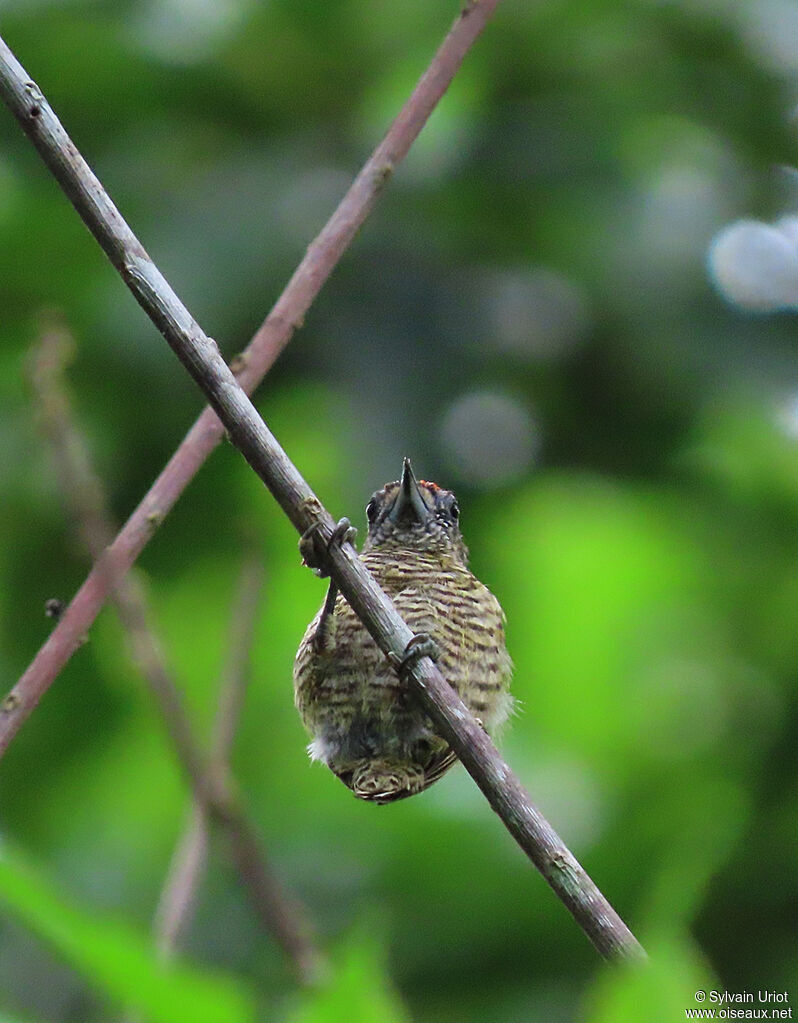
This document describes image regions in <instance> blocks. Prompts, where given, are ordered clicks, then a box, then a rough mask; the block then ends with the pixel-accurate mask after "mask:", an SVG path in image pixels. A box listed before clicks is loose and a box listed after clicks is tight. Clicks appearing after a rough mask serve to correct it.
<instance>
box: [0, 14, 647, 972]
mask: <svg viewBox="0 0 798 1023" xmlns="http://www.w3.org/2000/svg"><path fill="white" fill-rule="evenodd" d="M496 2H497V0H492V2H488V0H483V2H481V0H475V2H473V3H470V4H469V5H468V6H467V7H466V8H465V9H464V10H463V12H462V13H461V15H460V18H459V19H458V22H457V24H456V26H455V27H457V26H458V25H460V26H462V25H468V24H469V23H471V24H472V25H477V24H478V25H479V27H481V24H482V23H483V22H484V20H485V18H486V17H487V15H488V13H490V12H491V11H492V9H493V7H495V5H496ZM0 92H1V93H2V95H3V98H4V99H5V101H6V103H7V104H8V106H9V107H10V109H11V110H12V112H13V113H14V115H15V116H16V117H17V119H18V120H19V122H20V124H21V125H22V127H23V129H24V130H25V132H26V133H27V134H28V135H29V137H30V138H31V140H32V141H33V143H34V145H35V146H36V148H37V149H38V150H39V152H40V154H41V155H42V157H43V159H44V161H45V163H46V164H47V166H48V167H49V168H50V169H51V171H52V172H53V174H54V176H55V177H56V179H57V180H58V181H59V183H61V185H62V187H63V189H64V191H65V192H66V194H67V195H68V196H69V198H70V199H71V201H72V203H73V205H74V206H75V208H76V209H77V210H78V212H79V213H80V215H81V216H82V217H83V219H84V221H85V223H86V224H87V226H88V227H89V229H90V230H91V231H92V233H94V234H95V236H96V237H97V239H98V241H99V242H100V244H101V245H102V247H103V249H104V250H105V251H106V253H107V254H108V256H109V258H110V259H111V261H112V263H113V264H114V266H116V267H117V269H118V270H119V272H120V274H121V276H122V278H123V280H124V281H125V283H126V284H127V285H128V287H129V288H130V290H131V292H132V293H133V295H134V296H135V297H136V299H137V301H138V302H139V304H140V305H141V306H142V308H143V309H144V310H145V312H146V313H147V314H148V316H149V317H150V319H151V320H152V321H153V323H154V324H155V326H156V327H157V328H158V329H159V330H160V331H161V333H162V334H163V335H164V337H165V339H166V340H167V342H168V343H169V345H170V346H171V347H172V349H173V351H174V352H175V354H176V355H177V356H178V358H179V359H180V360H181V362H183V364H184V365H185V367H186V369H187V370H188V371H189V373H190V374H191V375H192V377H193V378H194V380H195V381H196V382H197V384H198V385H199V386H200V388H201V389H202V390H203V392H204V393H205V395H206V397H207V399H208V401H209V402H210V404H211V405H212V406H213V408H214V409H215V411H216V414H217V415H218V416H219V418H220V420H221V421H222V423H223V424H224V426H225V428H226V429H227V431H228V434H229V436H230V439H231V440H232V442H233V443H234V444H235V446H236V447H238V448H239V450H240V451H241V452H242V454H243V455H244V457H245V458H246V459H247V461H248V462H249V463H250V465H251V466H252V468H253V469H254V470H255V471H256V472H257V473H258V475H259V476H260V477H261V479H262V480H263V482H264V483H265V484H266V486H267V487H268V488H269V490H270V491H271V493H272V495H273V496H274V498H275V499H276V500H277V502H278V503H279V504H280V506H281V508H282V509H283V511H284V512H285V514H286V515H287V517H288V518H289V519H290V521H291V522H292V523H293V524H294V526H295V527H296V528H297V530H298V531H300V532H303V533H304V532H306V531H307V530H309V529H315V530H316V531H317V532H318V534H319V536H320V538H321V539H322V540H323V541H325V542H326V541H329V539H330V538H331V536H332V532H333V529H334V523H333V519H332V517H331V515H330V513H329V512H328V511H327V510H326V509H325V508H324V507H323V505H322V504H321V502H320V501H319V499H318V498H317V497H316V495H315V494H314V493H313V491H312V490H311V489H310V487H309V486H308V484H307V483H306V482H305V480H304V479H303V478H302V476H301V475H300V473H299V471H298V470H297V468H296V467H295V466H294V465H293V463H292V462H291V461H290V459H289V458H288V456H287V454H286V453H285V452H284V451H283V449H282V448H281V447H280V445H279V444H278V443H277V441H276V440H275V438H274V436H273V435H272V434H271V432H270V431H269V429H268V427H267V426H266V424H265V423H264V422H263V420H262V419H261V418H260V416H259V415H258V412H257V410H256V409H255V407H254V406H253V404H252V402H251V401H250V400H249V398H248V397H247V396H246V394H245V393H244V391H243V390H242V389H241V387H240V386H239V385H238V383H237V381H236V379H235V377H234V375H233V373H232V372H231V371H230V369H229V367H228V366H227V365H226V363H225V362H224V360H223V359H222V357H221V355H220V353H219V350H218V348H217V346H216V344H215V342H214V341H212V340H211V338H209V337H208V336H207V335H206V334H205V333H204V332H203V331H202V329H201V328H200V327H199V325H198V324H197V323H196V322H195V321H194V319H193V318H192V316H191V315H190V313H189V312H188V310H187V309H186V308H185V306H184V305H183V304H182V303H181V302H180V300H179V299H178V297H177V295H175V293H174V292H173V291H172V289H171V287H170V286H169V284H168V283H167V282H166V280H165V279H164V278H163V276H162V275H161V273H160V271H159V270H158V269H157V267H156V266H155V265H154V263H153V262H152V260H151V259H150V258H149V256H148V255H147V253H146V252H145V250H144V248H143V247H142V245H141V243H140V242H139V240H138V239H137V238H136V236H135V235H134V234H133V232H132V231H131V229H130V227H129V226H128V225H127V223H126V222H125V221H124V220H123V218H122V216H121V214H120V213H119V211H118V210H117V209H116V207H115V206H114V205H113V203H112V202H111V200H110V198H109V197H108V195H107V194H106V193H105V191H104V190H103V188H102V186H101V184H100V182H99V181H98V180H97V178H96V177H95V176H94V174H93V173H92V172H91V170H90V168H89V167H88V165H87V164H86V162H85V161H84V160H83V158H82V157H81V156H80V154H79V153H78V151H77V149H76V148H75V146H74V144H73V143H72V141H71V140H70V139H69V137H68V136H67V134H66V132H65V131H64V129H63V127H62V125H61V123H60V122H59V121H58V119H57V117H56V116H55V114H54V113H53V111H52V109H51V108H50V106H49V104H48V103H47V101H46V100H45V98H44V96H43V95H42V93H41V91H40V90H39V89H38V87H37V86H35V85H34V84H33V83H31V82H30V80H29V78H28V76H27V74H26V73H25V71H24V69H23V68H22V67H21V66H20V65H19V63H18V62H17V60H16V58H15V57H14V56H13V54H11V52H10V51H9V50H8V48H7V47H6V46H5V44H0ZM326 567H327V568H328V570H329V574H330V576H331V578H332V579H333V580H334V582H335V583H336V584H337V585H338V588H339V589H340V590H341V592H342V593H343V594H344V596H345V598H346V599H347V600H348V602H349V603H350V605H351V606H352V608H353V609H354V611H355V613H356V614H357V615H358V617H359V618H360V619H361V621H362V622H363V624H364V625H365V626H366V628H367V629H368V631H369V632H370V633H371V635H372V637H373V638H374V640H375V641H376V642H377V644H378V645H379V647H380V649H381V650H382V651H383V652H384V653H385V654H386V655H389V656H390V657H391V658H392V659H393V660H396V661H401V659H402V657H403V654H404V652H405V649H406V648H407V645H408V643H409V642H410V640H411V638H412V636H413V633H412V632H411V630H410V628H409V627H408V625H407V624H406V622H404V621H403V619H402V618H401V617H400V615H399V614H398V612H397V610H396V608H395V607H394V605H393V603H392V602H391V600H390V599H389V597H388V596H387V595H386V594H385V593H383V592H382V590H380V588H379V586H378V585H377V583H376V582H375V580H374V578H373V577H372V576H371V575H370V573H369V572H368V570H367V569H366V567H365V565H364V564H363V562H362V561H360V559H359V558H358V556H357V553H356V552H355V550H354V548H353V547H352V546H351V544H349V543H347V542H344V543H342V544H334V545H332V546H331V547H330V550H329V554H328V556H327V565H326ZM405 677H406V678H407V679H408V680H409V681H410V682H411V684H412V688H413V690H414V691H415V693H416V694H417V696H418V697H419V698H420V699H421V701H422V703H423V706H424V708H425V710H426V711H427V712H428V713H429V715H430V717H431V718H432V719H433V721H434V722H435V724H436V726H437V728H438V729H439V730H440V732H441V734H442V735H443V737H444V738H445V739H446V740H447V741H448V742H449V743H450V745H451V746H452V748H453V749H454V751H455V753H457V755H458V756H459V757H460V759H461V760H462V762H463V764H464V765H465V767H466V769H467V770H468V771H469V773H470V774H471V775H472V777H473V778H474V780H475V781H476V782H477V784H478V785H479V787H480V788H481V789H482V791H483V793H484V794H485V796H486V797H487V799H488V801H489V802H490V804H491V806H492V807H493V809H494V810H495V811H496V812H497V814H498V815H499V816H500V817H501V819H502V821H503V822H504V824H505V825H506V827H507V828H508V830H509V831H510V833H511V834H512V835H513V837H514V838H515V839H516V841H517V842H518V844H519V845H520V846H521V848H522V849H523V850H524V851H525V852H526V853H527V855H528V856H529V857H530V859H531V860H532V861H533V863H534V864H535V865H536V866H537V867H538V869H539V870H540V871H541V873H542V874H543V876H544V877H545V878H546V880H547V881H548V883H549V885H550V886H551V887H552V889H553V890H554V891H555V892H556V894H557V895H558V896H559V898H560V899H561V900H562V901H563V903H564V904H565V905H566V906H567V907H568V909H569V910H570V911H571V913H572V914H573V916H574V918H575V919H576V921H577V922H578V923H579V925H580V926H581V927H582V929H583V930H584V931H585V933H586V934H587V936H588V937H589V938H590V939H591V941H592V942H593V943H594V945H595V946H596V948H597V949H598V950H599V951H600V952H601V953H602V954H603V955H605V956H606V957H608V958H616V957H626V958H641V957H643V956H644V953H643V951H642V949H641V947H640V945H639V944H638V942H637V940H636V939H635V938H634V936H633V935H632V933H631V931H629V929H628V928H627V927H626V925H625V924H624V923H623V921H622V920H621V918H620V917H619V916H618V914H617V913H616V912H615V910H614V909H613V908H612V906H610V904H609V903H608V902H607V900H606V899H605V898H604V896H603V895H602V894H601V892H600V891H599V890H598V888H597V887H596V885H595V884H594V883H593V881H592V880H591V879H590V878H589V877H588V875H587V874H586V872H585V871H584V870H583V868H582V867H581V866H580V864H579V863H578V862H577V860H576V859H575V857H574V856H573V854H572V853H571V852H570V851H569V850H568V849H567V847H566V846H565V845H564V843H563V842H562V840H561V839H560V838H559V836H558V835H557V833H556V832H555V831H554V829H553V828H552V827H551V825H550V824H549V823H548V822H547V821H546V820H545V818H544V817H543V816H542V815H541V813H540V812H539V811H538V810H537V809H536V807H535V806H534V805H533V803H532V801H531V800H530V798H529V796H528V794H527V793H526V792H525V790H524V788H523V786H522V785H521V783H520V782H519V781H518V779H517V778H516V777H515V775H514V774H513V773H512V771H511V770H510V768H509V767H508V766H507V764H505V763H504V761H503V760H502V758H501V756H500V755H499V753H498V751H497V750H496V747H495V746H494V745H493V743H492V742H491V740H490V738H489V737H488V736H487V734H486V733H485V732H484V731H483V729H482V728H481V726H480V725H479V723H478V722H477V721H476V720H475V719H474V718H473V717H472V716H471V714H470V713H469V711H468V709H467V707H466V706H465V704H464V703H463V702H462V700H460V698H459V697H458V696H457V694H456V693H455V692H454V690H453V689H452V688H451V687H450V686H449V685H448V684H447V682H446V681H445V679H444V678H443V676H442V675H441V673H440V672H439V671H438V669H437V668H436V666H435V664H434V663H433V662H432V661H431V660H430V659H429V658H428V657H424V658H421V659H419V660H418V661H416V662H414V663H413V664H412V665H411V666H410V668H409V669H408V670H407V672H406V675H405Z"/></svg>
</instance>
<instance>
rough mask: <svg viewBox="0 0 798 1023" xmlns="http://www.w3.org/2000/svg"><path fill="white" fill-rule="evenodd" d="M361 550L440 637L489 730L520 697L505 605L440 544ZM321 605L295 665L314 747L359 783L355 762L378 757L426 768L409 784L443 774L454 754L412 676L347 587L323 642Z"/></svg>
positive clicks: (402, 608)
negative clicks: (513, 683) (389, 653)
mask: <svg viewBox="0 0 798 1023" xmlns="http://www.w3.org/2000/svg"><path fill="white" fill-rule="evenodd" d="M363 560H364V562H365V563H366V565H367V566H368V568H369V569H370V570H371V571H372V572H373V574H374V575H375V577H376V578H377V580H378V582H379V583H380V585H381V586H382V587H383V589H385V591H386V592H387V593H388V594H389V595H390V596H391V597H392V599H393V601H394V603H395V604H396V608H397V610H398V611H399V613H400V614H401V615H402V617H403V618H404V619H405V621H406V622H407V624H408V625H409V626H410V628H411V629H412V630H413V631H414V632H425V633H428V634H429V635H430V636H431V638H432V639H433V640H434V641H435V643H436V644H437V646H438V649H439V652H440V656H439V658H438V666H439V668H440V669H441V672H442V673H443V675H444V677H445V678H446V679H447V681H448V682H449V683H450V684H451V685H452V686H453V687H454V688H455V689H456V690H457V692H458V693H459V695H460V697H461V698H462V700H463V701H464V702H465V704H466V705H467V706H468V707H469V709H470V710H471V711H472V712H473V713H474V714H475V715H476V716H477V717H478V718H479V719H480V720H481V722H482V724H483V725H484V727H485V728H486V730H487V731H488V732H495V730H496V729H497V728H498V727H499V726H500V725H501V724H502V723H503V722H504V721H505V719H506V718H507V716H508V715H509V713H510V710H511V707H512V698H511V697H510V695H509V692H508V686H509V680H510V674H511V669H512V665H511V662H510V658H509V655H508V654H507V650H506V647H505V639H504V615H503V613H502V610H501V607H500V606H499V603H498V601H497V600H496V598H495V597H494V596H493V594H492V593H491V592H490V591H489V590H488V589H487V587H486V586H484V585H483V584H482V583H481V582H479V580H478V579H477V578H476V577H475V576H474V575H473V574H472V573H471V572H470V571H469V570H468V569H467V568H465V567H464V566H463V565H462V564H461V563H458V562H456V561H455V560H454V559H448V558H443V559H442V558H441V557H440V556H438V555H435V554H430V553H427V552H422V551H404V552H402V555H401V557H397V552H396V551H385V550H381V549H375V550H371V551H368V552H366V553H365V554H364V555H363ZM320 614H321V612H320V613H319V615H317V616H316V618H314V620H313V621H312V622H311V624H310V626H309V627H308V629H307V631H306V633H305V636H304V639H303V641H302V643H301V645H300V648H299V652H298V654H297V659H296V664H295V669H294V684H295V697H296V704H297V707H298V709H299V712H300V715H301V717H302V720H303V721H304V723H305V726H306V727H307V728H308V730H309V731H310V732H311V734H312V735H313V742H311V744H310V747H309V751H310V753H311V756H312V757H313V758H314V759H318V760H322V761H323V762H324V763H326V764H327V765H328V766H329V767H331V768H332V770H333V771H335V773H336V774H338V775H339V777H341V778H342V780H344V781H345V782H346V783H347V784H349V785H350V787H352V788H355V786H354V785H353V784H352V775H353V773H355V772H356V770H357V768H356V766H355V765H359V764H362V763H364V762H372V770H371V772H370V773H371V774H373V773H374V771H373V762H374V761H377V762H379V763H384V764H388V765H391V768H390V770H391V771H393V772H395V771H396V770H398V769H402V767H403V766H404V767H405V768H407V770H409V771H411V772H412V771H418V772H419V778H418V779H417V781H416V782H414V783H412V784H411V783H408V782H407V779H405V780H404V781H403V782H402V784H403V785H410V789H411V791H418V790H419V789H420V788H423V787H425V786H426V785H427V784H430V783H431V782H432V781H434V780H436V779H437V777H440V774H442V773H443V771H445V770H446V769H447V768H448V767H449V766H450V764H451V763H452V762H453V761H454V757H453V755H452V754H451V752H450V751H449V749H448V747H447V745H446V743H445V742H444V740H443V739H441V738H440V737H439V736H437V735H436V734H435V731H434V727H433V726H432V723H431V722H430V720H429V719H428V718H427V716H426V715H425V714H424V713H423V711H422V710H421V709H420V708H419V707H418V706H417V704H416V702H415V700H414V699H413V697H412V694H411V693H410V692H409V691H408V688H407V685H406V684H405V683H403V682H402V681H400V679H399V678H398V677H397V675H396V673H395V672H394V670H393V669H392V667H391V666H390V664H389V663H388V661H387V660H386V658H385V656H384V655H383V654H382V652H381V651H380V650H379V648H378V647H377V645H376V643H375V642H374V640H373V639H372V638H371V636H370V635H369V634H368V632H367V631H366V630H365V628H364V627H363V626H362V624H361V623H360V621H359V619H358V618H357V616H356V615H355V614H354V612H353V611H352V609H351V608H350V606H349V605H348V603H347V602H346V601H345V600H344V598H343V597H342V596H340V595H339V596H338V598H337V601H336V604H335V611H334V615H333V618H332V621H331V623H330V627H329V629H328V630H327V633H326V637H325V643H324V644H323V646H322V648H321V649H317V646H316V644H314V642H313V638H314V636H315V632H316V628H317V626H318V621H319V616H320ZM413 785H415V787H413ZM356 794H360V795H362V793H358V792H357V790H356ZM402 794H405V795H406V794H410V792H409V791H407V792H403V793H402ZM362 798H374V797H373V796H368V795H362ZM393 798H400V796H399V795H397V796H395V797H393ZM377 801H379V800H377ZM382 801H388V799H387V797H386V798H385V799H383V800H382Z"/></svg>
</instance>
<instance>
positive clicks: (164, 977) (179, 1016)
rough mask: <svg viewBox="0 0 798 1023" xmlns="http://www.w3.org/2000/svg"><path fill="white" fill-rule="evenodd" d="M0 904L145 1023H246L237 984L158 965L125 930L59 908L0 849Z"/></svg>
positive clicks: (24, 867) (248, 1012)
mask: <svg viewBox="0 0 798 1023" xmlns="http://www.w3.org/2000/svg"><path fill="white" fill-rule="evenodd" d="M0 905H3V906H5V908H6V909H7V910H8V911H9V912H11V913H13V914H14V916H16V917H17V918H18V919H19V920H20V921H22V922H23V923H24V924H26V925H27V926H28V927H29V928H30V929H31V930H32V931H34V932H35V933H36V934H37V935H38V936H39V937H40V938H41V939H42V940H43V941H46V942H47V943H48V944H49V945H50V946H51V947H52V948H53V949H54V950H55V951H56V952H57V954H58V955H59V956H60V957H61V958H62V959H63V960H64V961H65V962H67V963H69V964H70V965H72V966H73V967H74V968H75V969H76V970H77V971H78V972H80V973H81V974H82V975H83V976H84V977H85V979H86V981H87V983H88V984H90V985H91V986H92V987H93V988H94V989H95V990H97V991H98V992H99V993H100V994H102V995H104V996H105V997H107V998H108V999H109V1000H110V1001H112V1002H113V1003H115V1004H116V1005H117V1006H122V1007H125V1008H131V1009H135V1010H136V1011H137V1012H140V1013H141V1014H142V1015H144V1016H145V1018H146V1019H147V1020H148V1021H151V1023H182V1021H185V1023H249V1021H251V1020H252V1019H253V1016H254V1003H253V1000H252V998H251V996H250V994H249V993H248V992H247V990H246V987H245V985H243V984H241V983H240V982H239V981H233V980H231V979H229V978H226V977H219V976H208V975H206V974H203V973H201V972H200V971H199V970H197V969H194V968H190V967H186V966H175V965H172V964H166V963H162V962H160V961H159V960H158V959H157V957H156V954H155V951H154V949H153V948H152V947H151V944H150V942H149V941H148V940H147V939H146V938H143V937H142V936H141V935H139V934H137V933H136V932H135V931H134V930H133V929H132V928H130V927H128V926H126V925H124V924H121V923H117V922H112V921H109V920H102V921H100V920H97V919H94V918H93V917H91V916H89V915H88V914H87V913H85V912H84V911H82V910H79V909H76V908H74V907H73V906H71V905H70V904H69V903H68V902H66V901H65V900H64V899H62V897H61V896H60V895H59V894H58V893H57V892H56V891H55V889H54V888H53V887H52V886H51V885H50V883H49V882H48V881H47V880H46V879H45V878H44V877H42V876H41V874H39V873H38V871H37V870H36V869H35V868H34V867H32V866H31V864H30V863H28V862H26V860H25V859H24V858H23V856H22V855H21V854H20V853H19V852H17V851H12V850H11V849H10V848H9V846H8V845H7V844H3V845H2V846H0Z"/></svg>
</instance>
